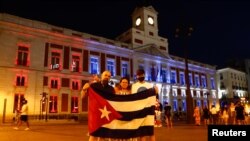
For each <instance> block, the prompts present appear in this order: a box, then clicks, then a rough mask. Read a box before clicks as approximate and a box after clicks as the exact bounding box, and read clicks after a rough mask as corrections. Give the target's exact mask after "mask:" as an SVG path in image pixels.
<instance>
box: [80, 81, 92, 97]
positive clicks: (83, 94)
mask: <svg viewBox="0 0 250 141" xmlns="http://www.w3.org/2000/svg"><path fill="white" fill-rule="evenodd" d="M89 87H90V84H89V83H85V84H84V85H83V87H82V90H81V98H83V97H85V95H86V93H87V90H88V88H89Z"/></svg>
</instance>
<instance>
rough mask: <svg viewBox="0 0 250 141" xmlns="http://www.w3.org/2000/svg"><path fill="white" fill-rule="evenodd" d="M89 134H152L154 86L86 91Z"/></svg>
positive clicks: (123, 136) (103, 135)
mask: <svg viewBox="0 0 250 141" xmlns="http://www.w3.org/2000/svg"><path fill="white" fill-rule="evenodd" d="M88 93H89V113H88V127H89V133H90V135H93V136H96V137H105V138H123V139H124V138H132V137H139V136H150V135H153V134H154V115H155V113H154V110H155V101H156V94H155V90H154V89H153V88H152V89H148V90H145V91H142V92H139V93H136V94H131V95H114V94H108V93H104V92H101V91H100V90H98V91H97V90H94V89H93V88H90V89H89V91H88Z"/></svg>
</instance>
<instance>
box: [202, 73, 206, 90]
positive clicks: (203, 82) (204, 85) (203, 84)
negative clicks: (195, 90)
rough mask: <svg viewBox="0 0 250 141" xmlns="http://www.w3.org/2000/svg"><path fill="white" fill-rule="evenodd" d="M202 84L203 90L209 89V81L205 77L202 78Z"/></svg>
mask: <svg viewBox="0 0 250 141" xmlns="http://www.w3.org/2000/svg"><path fill="white" fill-rule="evenodd" d="M201 84H202V87H203V88H206V87H207V80H206V77H205V76H201Z"/></svg>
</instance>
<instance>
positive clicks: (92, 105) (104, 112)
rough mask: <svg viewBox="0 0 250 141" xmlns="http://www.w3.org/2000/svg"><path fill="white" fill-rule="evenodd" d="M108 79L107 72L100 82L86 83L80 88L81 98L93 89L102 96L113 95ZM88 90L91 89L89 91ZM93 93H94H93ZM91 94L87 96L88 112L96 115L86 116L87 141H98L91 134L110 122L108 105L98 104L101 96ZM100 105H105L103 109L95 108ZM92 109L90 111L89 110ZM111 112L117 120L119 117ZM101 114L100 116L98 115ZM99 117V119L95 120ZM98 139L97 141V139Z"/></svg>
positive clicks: (108, 73) (103, 74)
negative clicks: (88, 135) (87, 127)
mask: <svg viewBox="0 0 250 141" xmlns="http://www.w3.org/2000/svg"><path fill="white" fill-rule="evenodd" d="M110 78H111V73H110V72H109V71H104V72H103V73H102V75H101V80H100V81H97V82H95V83H91V84H90V83H86V84H85V85H84V86H83V88H82V91H81V96H82V97H84V96H85V95H86V94H87V91H92V92H93V89H94V90H95V91H101V92H102V93H104V94H114V93H115V90H114V88H113V87H112V86H110V85H109V81H110ZM89 88H92V89H90V90H89ZM93 93H94V92H93ZM93 93H91V94H90V95H89V99H91V100H89V111H96V113H89V114H88V126H89V134H90V137H89V141H97V140H99V139H100V138H99V137H98V136H95V135H93V134H92V133H93V132H94V131H95V130H97V129H98V128H99V127H100V126H101V125H102V124H104V123H106V122H110V121H111V119H110V117H109V114H111V113H109V112H110V111H109V109H108V108H109V107H110V106H109V105H108V103H107V102H106V103H105V101H103V102H104V103H103V102H100V101H102V98H101V96H99V95H98V93H94V94H93ZM94 99H99V100H100V101H95V100H94ZM100 104H103V105H105V104H106V105H105V106H104V107H103V109H101V108H99V107H97V106H100V107H101V106H102V105H100ZM91 109H92V110H91ZM96 109H99V111H97V110H96ZM111 110H113V111H114V113H115V114H113V113H112V114H113V115H114V117H113V118H116V116H117V118H119V117H120V115H119V114H118V113H117V112H116V111H115V110H114V109H112V107H111ZM99 114H101V115H99ZM99 117H101V118H100V119H97V118H99ZM94 121H99V122H94ZM98 138H99V139H98Z"/></svg>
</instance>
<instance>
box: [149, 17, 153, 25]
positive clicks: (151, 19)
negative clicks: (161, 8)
mask: <svg viewBox="0 0 250 141" xmlns="http://www.w3.org/2000/svg"><path fill="white" fill-rule="evenodd" d="M148 23H149V24H150V25H153V24H154V19H153V18H152V17H148Z"/></svg>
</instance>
